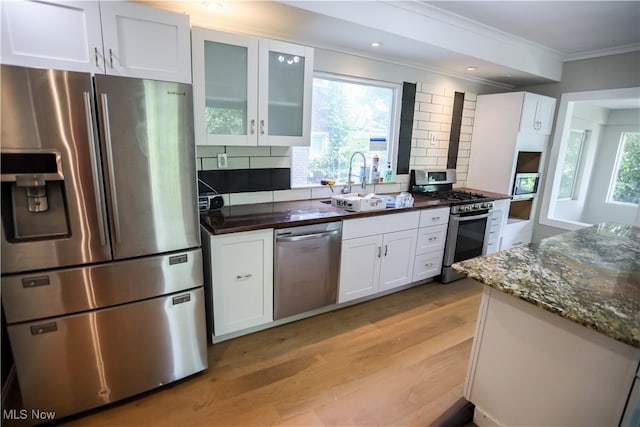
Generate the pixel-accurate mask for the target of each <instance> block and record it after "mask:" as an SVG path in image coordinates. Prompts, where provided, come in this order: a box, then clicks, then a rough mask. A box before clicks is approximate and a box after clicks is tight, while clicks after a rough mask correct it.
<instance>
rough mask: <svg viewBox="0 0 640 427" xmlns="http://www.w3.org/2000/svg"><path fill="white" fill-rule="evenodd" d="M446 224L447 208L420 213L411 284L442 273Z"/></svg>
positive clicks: (447, 221) (447, 217)
mask: <svg viewBox="0 0 640 427" xmlns="http://www.w3.org/2000/svg"><path fill="white" fill-rule="evenodd" d="M448 224H449V208H437V209H425V210H423V211H421V212H420V229H419V230H418V242H417V244H416V256H415V263H414V267H413V276H412V279H411V281H412V282H417V281H419V280H425V279H429V278H431V277H435V276H437V275H439V274H440V273H441V272H442V258H443V257H444V244H445V240H446V238H447V227H448Z"/></svg>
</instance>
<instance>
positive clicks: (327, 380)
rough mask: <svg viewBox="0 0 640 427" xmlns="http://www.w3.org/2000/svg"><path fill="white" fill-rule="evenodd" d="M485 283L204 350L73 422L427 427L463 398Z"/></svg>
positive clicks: (382, 303)
mask: <svg viewBox="0 0 640 427" xmlns="http://www.w3.org/2000/svg"><path fill="white" fill-rule="evenodd" d="M480 296H481V286H480V285H479V284H477V283H476V282H473V281H471V280H459V281H457V282H454V283H451V284H448V285H442V284H440V283H435V282H434V283H429V284H426V285H422V286H419V287H416V288H412V289H409V290H406V291H402V292H400V293H397V294H394V295H390V296H387V297H383V298H379V299H376V300H373V301H369V302H366V303H362V304H358V305H356V306H352V307H348V308H345V309H341V310H338V311H334V312H331V313H327V314H323V315H320V316H316V317H313V318H310V319H305V320H301V321H298V322H295V323H291V324H288V325H283V326H280V327H277V328H273V329H269V330H266V331H262V332H258V333H254V334H251V335H247V336H244V337H240V338H236V339H233V340H230V341H226V342H222V343H219V344H215V345H212V346H210V347H209V369H208V370H207V371H206V372H204V373H201V374H198V375H196V376H193V377H191V378H189V379H188V380H186V381H181V382H179V383H177V384H173V385H170V386H168V387H165V388H163V389H161V390H156V391H153V392H149V393H145V394H143V395H142V396H138V397H136V398H134V399H129V400H127V401H125V402H123V403H119V404H115V405H112V406H110V407H107V408H103V409H101V410H97V411H93V412H90V413H88V414H85V415H84V416H82V417H75V418H72V419H69V420H67V422H66V423H65V425H67V426H144V425H149V426H189V425H193V426H267V425H268V426H333V425H335V426H355V425H359V426H364V425H384V426H387V425H402V426H428V425H429V424H430V423H431V422H432V421H433V420H434V419H435V418H437V417H438V416H439V415H441V414H442V413H443V412H444V411H446V410H447V409H448V408H449V407H450V406H451V405H452V404H453V403H454V402H455V401H456V400H457V399H458V398H460V397H461V396H462V386H463V383H464V378H465V375H466V370H467V364H468V361H469V353H470V351H471V342H472V337H473V333H474V328H475V322H476V315H477V311H478V307H479V304H480Z"/></svg>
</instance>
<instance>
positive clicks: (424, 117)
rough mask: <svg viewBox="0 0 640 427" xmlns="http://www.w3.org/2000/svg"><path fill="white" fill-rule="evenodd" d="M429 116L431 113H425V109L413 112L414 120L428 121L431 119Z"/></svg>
mask: <svg viewBox="0 0 640 427" xmlns="http://www.w3.org/2000/svg"><path fill="white" fill-rule="evenodd" d="M429 117H431V113H425V112H423V111H419V110H415V111H414V112H413V121H414V122H416V121H424V122H428V121H429Z"/></svg>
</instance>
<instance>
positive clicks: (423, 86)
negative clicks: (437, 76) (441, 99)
mask: <svg viewBox="0 0 640 427" xmlns="http://www.w3.org/2000/svg"><path fill="white" fill-rule="evenodd" d="M419 87H420V89H419V91H420V92H424V93H432V94H434V95H442V96H444V94H445V88H444V87H442V86H436V85H434V84H431V83H420V86H419Z"/></svg>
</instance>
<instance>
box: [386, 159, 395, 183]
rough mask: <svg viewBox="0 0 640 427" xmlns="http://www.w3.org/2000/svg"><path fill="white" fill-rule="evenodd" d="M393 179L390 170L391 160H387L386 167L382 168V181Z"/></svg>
mask: <svg viewBox="0 0 640 427" xmlns="http://www.w3.org/2000/svg"><path fill="white" fill-rule="evenodd" d="M391 180H393V171H392V170H391V162H387V168H386V169H385V170H384V182H391Z"/></svg>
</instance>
